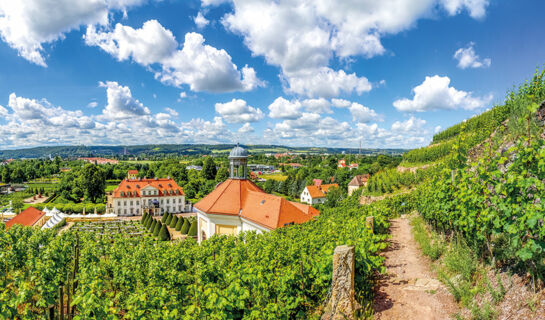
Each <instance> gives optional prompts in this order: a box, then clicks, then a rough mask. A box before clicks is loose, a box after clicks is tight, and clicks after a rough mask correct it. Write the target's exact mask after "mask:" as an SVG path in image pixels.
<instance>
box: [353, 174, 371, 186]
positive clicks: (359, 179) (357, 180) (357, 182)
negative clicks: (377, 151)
mask: <svg viewBox="0 0 545 320" xmlns="http://www.w3.org/2000/svg"><path fill="white" fill-rule="evenodd" d="M367 180H369V174H360V175H357V176H354V178H352V180H351V181H350V183H349V184H348V185H349V186H352V187H361V186H363V185H364V184H366V183H367Z"/></svg>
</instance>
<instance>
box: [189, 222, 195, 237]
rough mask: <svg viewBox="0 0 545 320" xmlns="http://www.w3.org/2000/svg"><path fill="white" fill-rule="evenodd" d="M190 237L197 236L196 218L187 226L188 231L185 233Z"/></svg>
mask: <svg viewBox="0 0 545 320" xmlns="http://www.w3.org/2000/svg"><path fill="white" fill-rule="evenodd" d="M187 235H188V236H190V237H196V236H197V220H195V221H193V222H192V223H191V227H190V228H189V232H188V233H187Z"/></svg>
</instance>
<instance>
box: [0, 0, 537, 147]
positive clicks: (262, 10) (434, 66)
mask: <svg viewBox="0 0 545 320" xmlns="http://www.w3.org/2000/svg"><path fill="white" fill-rule="evenodd" d="M543 12H545V2H544V1H539V0H526V1H515V0H504V1H493V0H382V1H375V0H343V1H333V0H276V1H266V0H200V1H199V0H183V1H182V0H180V1H174V0H52V1H43V0H20V1H12V0H0V148H2V149H12V148H22V147H32V146H44V145H82V144H84V145H137V144H161V143H174V144H178V143H180V144H181V143H212V144H215V143H237V142H240V143H242V144H277V145H288V146H325V147H359V146H360V144H361V146H362V147H363V148H415V147H420V146H424V145H427V144H428V143H429V142H430V141H431V139H432V137H433V135H434V133H436V132H439V131H441V130H443V129H445V128H447V127H449V126H451V125H453V124H456V123H458V122H460V121H462V120H463V119H467V118H469V117H471V116H473V115H475V114H478V113H480V112H482V111H484V110H486V109H488V108H491V107H493V106H494V105H496V104H501V103H502V102H503V101H504V99H505V96H506V94H507V92H508V91H509V90H512V89H513V88H514V86H516V85H519V84H521V83H523V82H524V81H525V80H526V79H528V78H530V77H531V76H532V75H533V73H534V72H535V71H536V68H542V67H543V65H544V64H545V41H544V40H545V39H544V37H545V36H544V34H543V30H545V20H543V19H542V16H541V14H542V13H543Z"/></svg>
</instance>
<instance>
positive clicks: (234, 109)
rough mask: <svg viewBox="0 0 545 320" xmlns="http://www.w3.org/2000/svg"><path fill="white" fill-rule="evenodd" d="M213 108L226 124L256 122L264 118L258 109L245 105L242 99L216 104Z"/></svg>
mask: <svg viewBox="0 0 545 320" xmlns="http://www.w3.org/2000/svg"><path fill="white" fill-rule="evenodd" d="M215 108H216V112H217V113H219V114H220V115H221V116H222V117H223V118H224V119H225V121H227V122H228V123H244V122H246V123H247V122H256V121H259V120H261V119H263V118H264V117H265V115H264V114H263V112H262V111H261V110H260V109H258V108H254V107H252V106H249V105H247V104H246V101H244V100H242V99H233V100H231V101H229V102H226V103H216V105H215Z"/></svg>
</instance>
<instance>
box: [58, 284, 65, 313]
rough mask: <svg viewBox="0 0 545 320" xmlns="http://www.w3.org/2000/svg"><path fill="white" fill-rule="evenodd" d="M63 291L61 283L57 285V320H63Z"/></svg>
mask: <svg viewBox="0 0 545 320" xmlns="http://www.w3.org/2000/svg"><path fill="white" fill-rule="evenodd" d="M63 302H64V293H63V291H62V284H61V285H60V286H59V320H64V306H63Z"/></svg>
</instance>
